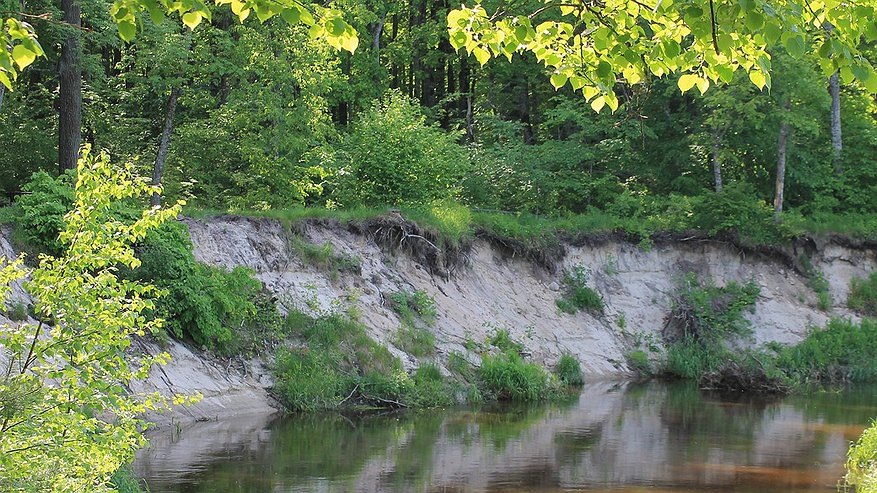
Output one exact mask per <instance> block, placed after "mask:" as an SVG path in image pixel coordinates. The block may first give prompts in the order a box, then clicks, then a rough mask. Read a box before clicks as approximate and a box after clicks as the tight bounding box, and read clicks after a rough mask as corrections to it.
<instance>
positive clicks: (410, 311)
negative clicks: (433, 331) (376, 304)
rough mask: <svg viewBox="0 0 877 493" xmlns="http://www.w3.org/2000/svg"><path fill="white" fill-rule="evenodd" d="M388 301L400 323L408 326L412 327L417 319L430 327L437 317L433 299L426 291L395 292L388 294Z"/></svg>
mask: <svg viewBox="0 0 877 493" xmlns="http://www.w3.org/2000/svg"><path fill="white" fill-rule="evenodd" d="M390 301H391V302H392V303H391V305H390V306H391V307H392V308H393V310H394V311H395V312H396V313H397V314H398V315H399V317H400V318H401V319H402V323H403V324H406V325H409V326H414V325H415V322H416V320H417V319H420V320H422V321H423V322H425V323H426V324H428V325H432V324H433V323H434V322H435V318H436V316H437V315H438V311H437V310H436V307H435V298H434V297H432V296H430V295H429V294H427V292H426V291H422V290H416V291H413V292H411V291H396V292H395V293H392V294H390Z"/></svg>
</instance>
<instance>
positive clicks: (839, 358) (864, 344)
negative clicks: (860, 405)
mask: <svg viewBox="0 0 877 493" xmlns="http://www.w3.org/2000/svg"><path fill="white" fill-rule="evenodd" d="M875 361H877V321H874V320H871V319H864V320H862V321H861V322H860V323H859V324H854V323H853V322H851V321H849V320H842V319H832V320H830V321H829V322H828V324H827V325H826V327H825V328H824V329H816V330H813V331H812V332H811V333H810V334H809V335H808V336H807V338H806V339H805V340H804V341H802V342H800V343H798V344H797V345H795V346H791V347H785V348H781V349H780V350H779V351H778V354H777V366H778V367H779V368H780V369H782V370H783V371H784V372H785V373H786V374H787V375H788V376H789V377H790V378H791V379H792V380H794V381H795V382H798V383H799V384H809V383H814V382H815V383H828V384H833V383H842V382H874V381H877V365H875V363H874V362H875Z"/></svg>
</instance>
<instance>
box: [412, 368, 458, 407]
mask: <svg viewBox="0 0 877 493" xmlns="http://www.w3.org/2000/svg"><path fill="white" fill-rule="evenodd" d="M412 380H413V381H414V385H413V386H412V387H411V388H410V389H409V390H408V392H407V395H405V400H406V401H407V402H409V403H411V405H412V406H414V407H446V406H451V405H453V404H454V395H453V389H452V388H451V386H450V385H449V384H448V382H446V381H445V377H444V376H443V375H442V373H441V370H439V367H438V366H436V365H435V364H431V363H427V364H423V365H420V367H418V368H417V369H416V370H415V371H414V374H413V375H412Z"/></svg>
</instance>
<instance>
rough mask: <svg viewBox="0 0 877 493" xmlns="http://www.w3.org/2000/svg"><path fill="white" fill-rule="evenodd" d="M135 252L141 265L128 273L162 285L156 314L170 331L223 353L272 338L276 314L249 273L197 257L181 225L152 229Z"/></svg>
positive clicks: (253, 348) (250, 347)
mask: <svg viewBox="0 0 877 493" xmlns="http://www.w3.org/2000/svg"><path fill="white" fill-rule="evenodd" d="M137 254H138V257H139V259H140V261H141V262H142V265H141V268H140V269H138V270H136V271H133V272H132V273H131V274H130V275H131V276H132V277H135V278H137V279H140V280H144V281H148V282H151V283H153V284H154V285H155V286H157V287H158V288H160V289H162V291H163V292H164V293H163V295H162V296H160V297H159V298H158V300H157V303H156V307H157V313H158V314H159V315H160V316H162V317H163V318H164V319H165V320H166V321H167V322H166V327H167V329H168V330H169V331H170V332H171V333H172V334H173V335H174V336H176V337H178V338H190V339H191V340H193V341H194V342H196V343H197V344H199V345H201V346H205V347H208V348H212V349H215V350H217V351H218V352H220V353H223V354H231V353H236V352H240V351H250V352H253V351H257V350H258V348H259V346H260V345H262V344H263V343H264V342H266V341H268V340H271V339H272V338H274V337H276V333H277V332H278V331H279V328H280V317H279V315H278V314H277V310H276V308H275V307H274V304H273V303H272V302H271V301H270V300H269V299H268V295H267V294H265V293H264V292H263V290H262V284H261V283H260V282H259V281H258V280H257V279H256V278H255V277H254V276H253V272H252V271H250V270H249V269H247V268H244V267H235V268H234V269H232V270H231V271H226V270H225V269H223V268H221V267H213V266H208V265H204V264H201V263H199V262H197V261H196V260H195V256H194V253H193V251H192V243H191V241H190V240H189V234H188V229H187V228H186V226H185V225H184V224H182V223H169V224H166V225H164V226H163V227H162V228H160V229H157V230H155V231H153V232H151V233H150V234H149V235H148V236H147V237H146V238H145V240H144V241H143V243H142V245H141V246H140V247H139V248H138V252H137Z"/></svg>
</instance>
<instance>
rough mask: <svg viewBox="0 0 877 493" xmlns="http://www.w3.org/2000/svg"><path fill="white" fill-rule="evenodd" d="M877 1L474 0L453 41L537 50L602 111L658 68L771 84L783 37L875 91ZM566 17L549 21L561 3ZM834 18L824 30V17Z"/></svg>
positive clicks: (482, 49)
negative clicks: (532, 4)
mask: <svg viewBox="0 0 877 493" xmlns="http://www.w3.org/2000/svg"><path fill="white" fill-rule="evenodd" d="M875 7H877V2H874V0H858V1H855V2H844V3H838V2H823V1H818V2H808V3H807V4H806V7H805V6H802V5H800V4H799V3H797V2H795V1H794V0H778V1H772V2H770V3H767V2H753V1H750V0H744V1H739V2H738V1H737V0H693V1H690V2H672V1H663V0H646V1H632V2H601V3H591V2H578V1H573V2H570V3H555V2H554V1H553V0H548V1H546V2H545V5H544V6H543V7H542V8H539V9H537V10H535V11H531V12H528V13H527V14H519V13H515V12H509V11H508V10H507V9H508V8H509V7H508V6H507V4H506V3H504V2H500V3H499V7H498V8H497V10H496V11H495V12H494V13H493V14H488V13H487V11H486V10H485V8H484V7H483V6H482V5H481V4H479V3H476V4H475V5H473V6H471V7H467V6H463V7H461V8H459V9H456V10H453V11H451V12H450V13H449V14H448V31H449V34H450V38H451V44H452V45H453V46H454V48H455V49H461V48H465V49H466V51H467V52H469V53H470V54H472V55H474V56H475V57H476V58H477V59H478V61H479V62H480V63H481V64H482V65H483V64H485V63H487V61H488V60H489V59H490V58H491V57H498V56H501V55H502V56H505V57H507V58H508V59H511V58H512V57H513V56H514V54H515V53H517V52H525V51H529V52H533V53H534V54H535V55H536V57H537V59H538V60H539V61H540V62H541V63H544V64H545V66H546V67H547V69H548V71H549V73H550V78H551V83H552V84H553V85H554V86H555V87H556V88H560V87H563V86H565V85H567V84H569V85H570V86H571V87H572V88H573V89H574V90H576V91H579V90H580V91H582V93H583V94H584V96H585V98H586V99H587V100H588V101H590V102H591V106H592V108H593V109H594V110H596V111H600V110H601V109H602V108H603V107H604V106H608V107H609V108H610V109H612V110H613V111H614V110H615V109H616V108H617V107H618V105H619V100H618V97H617V95H616V94H615V91H614V90H613V89H614V87H615V86H616V84H617V81H619V80H623V81H624V83H626V84H631V85H632V84H636V83H638V82H640V81H642V80H644V79H646V78H648V77H650V76H657V77H661V76H664V75H667V74H670V73H681V74H683V75H682V76H681V77H680V78H679V88H680V89H681V90H682V91H683V92H685V91H688V90H690V89H692V88H693V87H697V88H698V89H699V90H700V92H701V93H704V92H706V90H707V89H708V88H709V86H710V84H711V83H719V82H723V83H728V82H731V81H732V80H733V77H734V72H736V71H737V70H738V69H742V70H743V71H744V72H745V73H746V74H747V75H748V76H749V79H750V80H751V81H752V83H753V84H755V85H756V86H757V87H759V88H760V89H761V88H764V87H770V82H771V79H770V69H771V56H770V54H769V50H770V49H772V48H774V47H776V46H777V45H782V46H783V47H785V49H786V50H787V51H788V52H789V53H790V54H792V55H793V56H795V57H797V58H800V57H803V56H804V55H805V54H806V55H809V56H812V57H814V58H815V59H816V60H818V62H819V64H820V66H821V67H822V70H823V72H824V73H825V74H826V75H830V74H833V73H835V72H838V71H839V72H840V73H841V76H842V77H843V78H844V79H849V80H852V79H857V80H859V81H860V82H862V83H863V84H864V85H866V86H867V87H868V88H869V90H871V91H874V92H877V75H875V73H874V69H873V68H872V66H871V64H870V62H868V60H867V59H865V58H864V57H862V56H861V52H860V50H859V47H860V44H861V40H862V39H866V40H868V41H873V40H877V23H875V22H874V18H875ZM557 11H559V13H560V14H561V18H562V20H546V21H544V22H541V23H538V24H537V23H536V22H538V20H539V19H541V18H544V15H545V13H546V12H557ZM825 24H830V25H832V26H834V29H832V30H831V32H830V33H829V32H826V30H824V29H823V28H822V26H823V25H825Z"/></svg>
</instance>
